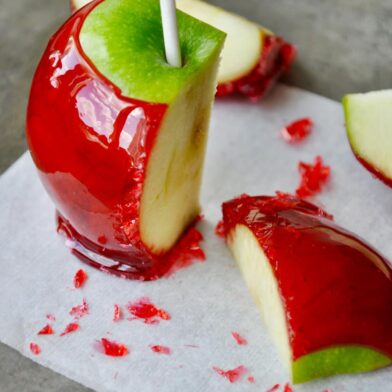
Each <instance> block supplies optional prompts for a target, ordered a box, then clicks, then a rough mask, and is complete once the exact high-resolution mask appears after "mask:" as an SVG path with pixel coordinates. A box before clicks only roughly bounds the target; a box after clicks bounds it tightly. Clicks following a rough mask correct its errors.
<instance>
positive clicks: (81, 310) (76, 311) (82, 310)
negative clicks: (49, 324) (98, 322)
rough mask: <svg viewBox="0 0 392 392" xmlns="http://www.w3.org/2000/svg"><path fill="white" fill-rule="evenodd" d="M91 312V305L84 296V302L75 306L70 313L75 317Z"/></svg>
mask: <svg viewBox="0 0 392 392" xmlns="http://www.w3.org/2000/svg"><path fill="white" fill-rule="evenodd" d="M88 312H89V307H88V304H87V301H86V299H85V298H83V303H82V304H81V305H77V306H74V307H73V308H72V309H71V310H70V311H69V314H70V315H71V316H74V317H75V319H79V318H82V317H84V316H86V315H87V314H88Z"/></svg>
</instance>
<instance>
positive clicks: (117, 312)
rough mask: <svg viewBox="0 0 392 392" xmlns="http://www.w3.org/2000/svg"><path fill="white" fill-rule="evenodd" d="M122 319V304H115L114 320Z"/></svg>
mask: <svg viewBox="0 0 392 392" xmlns="http://www.w3.org/2000/svg"><path fill="white" fill-rule="evenodd" d="M121 319H122V310H121V307H120V305H117V304H115V305H114V315H113V321H119V320H121Z"/></svg>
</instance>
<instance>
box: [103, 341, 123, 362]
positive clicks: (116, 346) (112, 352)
mask: <svg viewBox="0 0 392 392" xmlns="http://www.w3.org/2000/svg"><path fill="white" fill-rule="evenodd" d="M101 343H102V347H103V349H104V353H105V355H108V356H110V357H124V356H125V355H128V354H129V350H128V347H127V346H125V345H124V344H121V343H117V342H115V341H113V340H109V339H106V338H102V339H101Z"/></svg>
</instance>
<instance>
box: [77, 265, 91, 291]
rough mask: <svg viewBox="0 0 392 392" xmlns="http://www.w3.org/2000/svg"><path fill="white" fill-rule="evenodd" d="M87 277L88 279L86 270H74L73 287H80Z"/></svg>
mask: <svg viewBox="0 0 392 392" xmlns="http://www.w3.org/2000/svg"><path fill="white" fill-rule="evenodd" d="M87 279H88V275H87V273H86V271H84V270H82V269H80V270H79V271H78V272H76V274H75V276H74V286H75V289H80V288H81V287H82V286H83V285H84V284H85V283H86V280H87Z"/></svg>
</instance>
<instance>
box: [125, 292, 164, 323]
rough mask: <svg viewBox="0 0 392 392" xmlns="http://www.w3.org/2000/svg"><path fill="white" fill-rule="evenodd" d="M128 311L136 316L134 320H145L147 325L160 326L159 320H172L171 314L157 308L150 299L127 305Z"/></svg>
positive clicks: (141, 299)
mask: <svg viewBox="0 0 392 392" xmlns="http://www.w3.org/2000/svg"><path fill="white" fill-rule="evenodd" d="M127 309H128V311H129V312H130V313H131V314H132V315H133V316H134V317H133V318H132V320H133V319H143V320H144V322H145V323H146V324H158V323H159V319H161V320H170V318H171V317H170V314H169V313H168V312H166V311H165V310H163V309H159V308H158V307H156V306H155V305H154V304H153V303H151V301H150V300H149V298H146V297H143V298H140V299H138V300H137V301H134V302H130V303H129V304H128V305H127Z"/></svg>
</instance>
